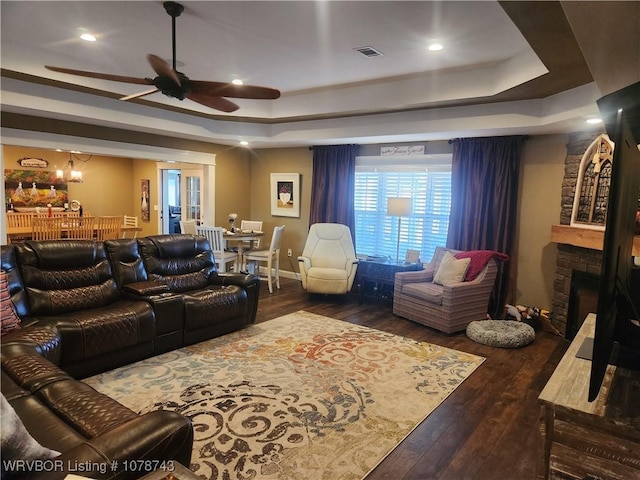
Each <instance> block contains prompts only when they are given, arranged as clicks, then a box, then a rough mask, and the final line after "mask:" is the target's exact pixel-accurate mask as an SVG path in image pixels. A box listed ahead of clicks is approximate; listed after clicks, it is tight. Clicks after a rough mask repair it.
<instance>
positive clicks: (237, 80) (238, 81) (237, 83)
mask: <svg viewBox="0 0 640 480" xmlns="http://www.w3.org/2000/svg"><path fill="white" fill-rule="evenodd" d="M231 83H233V84H234V85H244V82H243V81H242V80H240V79H239V78H234V79H233V80H231Z"/></svg>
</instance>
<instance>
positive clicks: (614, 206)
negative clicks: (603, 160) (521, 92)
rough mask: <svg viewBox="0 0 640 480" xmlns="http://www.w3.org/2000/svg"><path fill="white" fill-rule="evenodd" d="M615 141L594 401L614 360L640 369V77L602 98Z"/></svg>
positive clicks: (600, 292) (602, 109)
mask: <svg viewBox="0 0 640 480" xmlns="http://www.w3.org/2000/svg"><path fill="white" fill-rule="evenodd" d="M598 107H599V109H600V112H601V114H602V116H603V119H604V121H605V125H606V129H607V133H608V134H609V137H610V138H611V140H612V141H613V142H614V144H615V147H614V153H613V161H612V171H611V184H610V188H609V199H608V206H607V218H606V228H605V233H604V244H603V250H602V267H601V271H600V280H599V287H598V305H597V311H596V314H597V317H596V326H595V335H594V338H593V352H592V363H591V376H590V383H589V396H588V400H589V401H590V402H592V401H594V400H595V399H596V398H597V396H598V393H599V391H600V388H601V386H602V382H603V380H604V377H605V373H606V369H607V366H608V365H609V364H613V365H618V366H621V367H625V368H630V369H634V370H640V323H639V322H640V315H639V314H638V311H637V310H638V309H637V308H636V305H634V303H635V304H637V303H638V299H633V298H632V293H631V292H632V289H631V277H632V275H631V272H632V269H633V268H634V260H633V256H632V249H633V241H634V236H635V219H636V212H637V211H638V198H639V194H640V150H639V149H638V144H639V143H640V82H638V83H636V84H633V85H631V86H630V87H627V88H625V89H622V90H620V91H618V92H614V93H612V94H610V95H607V96H605V97H602V98H601V99H600V100H598Z"/></svg>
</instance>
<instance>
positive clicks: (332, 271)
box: [307, 267, 349, 282]
mask: <svg viewBox="0 0 640 480" xmlns="http://www.w3.org/2000/svg"><path fill="white" fill-rule="evenodd" d="M348 277H349V272H348V271H347V270H345V269H344V268H318V267H311V268H310V269H309V270H307V279H309V278H313V279H317V280H325V281H338V282H340V281H342V282H343V281H345V280H346V279H347V278H348ZM307 281H309V280H307Z"/></svg>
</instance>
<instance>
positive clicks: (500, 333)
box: [467, 320, 536, 348]
mask: <svg viewBox="0 0 640 480" xmlns="http://www.w3.org/2000/svg"><path fill="white" fill-rule="evenodd" d="M467 337H469V338H470V339H471V340H473V341H474V342H478V343H482V344H483V345H490V346H492V347H501V348H519V347H524V346H525V345H529V344H530V343H531V342H533V341H534V340H535V338H536V332H535V330H534V329H533V327H531V326H530V325H527V324H526V323H523V322H516V321H513V320H479V321H475V322H471V323H470V324H469V325H467Z"/></svg>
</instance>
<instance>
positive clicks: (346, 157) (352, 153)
mask: <svg viewBox="0 0 640 480" xmlns="http://www.w3.org/2000/svg"><path fill="white" fill-rule="evenodd" d="M358 150H359V146H358V145H328V146H317V147H313V184H312V186H311V211H310V214H309V224H310V225H313V224H314V223H342V224H344V225H347V226H348V227H349V228H350V229H351V235H352V236H354V237H355V209H354V204H353V198H354V195H355V176H356V155H357V154H358ZM354 241H355V238H354Z"/></svg>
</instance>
